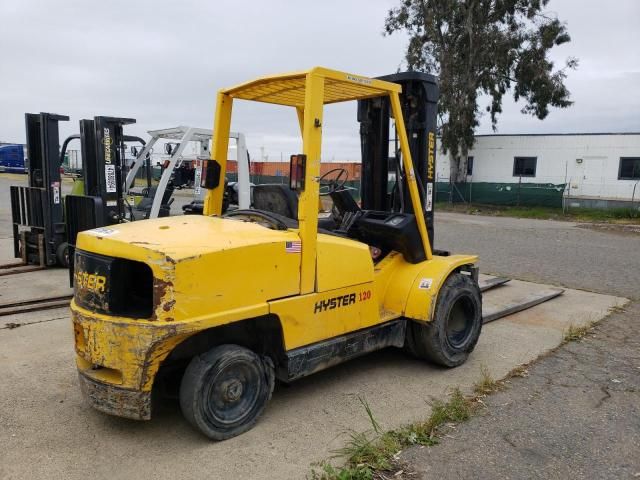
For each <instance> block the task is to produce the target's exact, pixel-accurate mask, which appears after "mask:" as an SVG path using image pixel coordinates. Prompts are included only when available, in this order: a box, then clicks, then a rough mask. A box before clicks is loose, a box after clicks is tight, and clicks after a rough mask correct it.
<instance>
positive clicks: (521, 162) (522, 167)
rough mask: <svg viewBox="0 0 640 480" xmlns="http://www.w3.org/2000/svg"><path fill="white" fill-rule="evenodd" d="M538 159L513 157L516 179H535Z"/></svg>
mask: <svg viewBox="0 0 640 480" xmlns="http://www.w3.org/2000/svg"><path fill="white" fill-rule="evenodd" d="M537 163H538V158H537V157H513V176H514V177H535V176H536V164H537Z"/></svg>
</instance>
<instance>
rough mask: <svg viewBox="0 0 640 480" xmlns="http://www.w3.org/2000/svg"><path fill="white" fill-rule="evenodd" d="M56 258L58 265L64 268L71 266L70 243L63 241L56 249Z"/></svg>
mask: <svg viewBox="0 0 640 480" xmlns="http://www.w3.org/2000/svg"><path fill="white" fill-rule="evenodd" d="M56 260H57V261H58V265H60V266H61V267H64V268H69V263H70V262H69V244H68V243H67V242H62V243H61V244H60V245H58V248H57V249H56Z"/></svg>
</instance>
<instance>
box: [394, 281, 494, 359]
mask: <svg viewBox="0 0 640 480" xmlns="http://www.w3.org/2000/svg"><path fill="white" fill-rule="evenodd" d="M481 330H482V295H481V293H480V287H479V286H478V284H477V282H475V281H474V280H473V279H472V278H471V277H470V276H469V275H464V274H462V273H453V274H452V275H450V276H449V278H447V280H446V281H445V282H444V285H442V287H441V288H440V292H439V293H438V297H437V299H436V308H435V312H434V315H433V319H432V320H431V321H430V322H428V323H423V322H416V321H412V320H410V321H409V323H408V325H407V336H406V341H405V347H406V349H407V350H408V351H409V352H410V353H411V354H413V355H414V356H416V357H418V358H421V359H424V360H429V361H430V362H433V363H435V364H437V365H442V366H444V367H457V366H458V365H461V364H463V363H464V362H465V361H466V360H467V358H468V357H469V354H470V353H471V352H472V351H473V349H474V348H475V346H476V344H477V343H478V339H479V338H480V332H481Z"/></svg>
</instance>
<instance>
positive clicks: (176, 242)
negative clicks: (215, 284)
mask: <svg viewBox="0 0 640 480" xmlns="http://www.w3.org/2000/svg"><path fill="white" fill-rule="evenodd" d="M297 240H299V237H298V234H297V232H296V231H284V230H272V229H270V228H267V227H264V226H262V225H259V224H257V223H253V222H245V221H241V220H233V219H228V218H220V217H205V216H201V215H182V216H175V217H165V218H157V219H153V220H141V221H137V222H132V223H124V224H118V225H111V226H108V227H100V228H95V229H93V230H87V231H84V232H81V233H80V234H78V239H77V242H76V246H77V248H79V249H81V250H85V251H89V252H94V253H99V254H103V255H111V256H117V257H124V258H132V259H133V258H135V259H142V258H144V257H146V256H148V255H149V254H151V255H150V256H153V257H156V256H161V257H164V258H165V259H167V260H169V261H171V262H179V261H181V260H184V259H188V258H193V257H197V256H202V255H206V254H209V253H214V252H220V251H224V250H231V249H236V248H243V247H251V246H256V245H264V244H270V243H284V242H288V241H289V242H290V241H297ZM145 253H146V255H145Z"/></svg>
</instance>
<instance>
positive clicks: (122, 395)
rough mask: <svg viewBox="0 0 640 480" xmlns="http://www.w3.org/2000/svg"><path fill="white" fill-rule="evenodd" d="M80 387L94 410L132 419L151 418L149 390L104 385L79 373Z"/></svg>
mask: <svg viewBox="0 0 640 480" xmlns="http://www.w3.org/2000/svg"><path fill="white" fill-rule="evenodd" d="M78 377H79V378H80V389H81V391H82V394H83V395H84V397H85V399H86V400H87V402H88V403H89V404H90V405H91V406H92V407H93V408H95V409H96V410H99V411H101V412H104V413H108V414H109V415H117V416H119V417H125V418H131V419H133V420H150V419H151V392H144V391H139V390H127V389H124V388H118V387H115V386H113V385H105V384H103V383H99V382H96V381H95V380H92V379H90V378H87V377H85V376H84V375H82V374H79V375H78Z"/></svg>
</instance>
